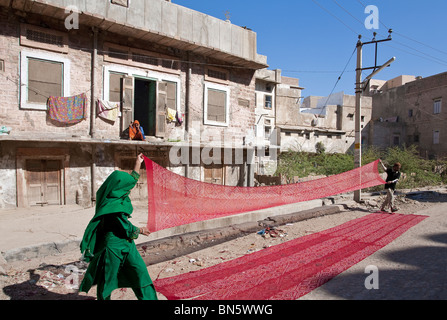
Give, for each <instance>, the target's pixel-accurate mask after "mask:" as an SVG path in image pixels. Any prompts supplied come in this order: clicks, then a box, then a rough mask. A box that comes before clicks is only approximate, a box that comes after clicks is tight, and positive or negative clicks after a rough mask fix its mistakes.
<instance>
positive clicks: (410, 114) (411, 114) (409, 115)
mask: <svg viewBox="0 0 447 320" xmlns="http://www.w3.org/2000/svg"><path fill="white" fill-rule="evenodd" d="M408 117H409V118H411V117H413V109H410V110H408Z"/></svg>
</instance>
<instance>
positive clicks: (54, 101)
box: [48, 93, 87, 124]
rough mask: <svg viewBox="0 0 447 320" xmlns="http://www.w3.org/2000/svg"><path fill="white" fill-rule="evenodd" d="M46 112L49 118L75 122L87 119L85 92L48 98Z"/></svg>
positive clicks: (63, 121) (70, 122)
mask: <svg viewBox="0 0 447 320" xmlns="http://www.w3.org/2000/svg"><path fill="white" fill-rule="evenodd" d="M48 114H49V116H50V119H51V120H54V121H57V122H61V123H66V124H75V123H78V122H80V121H82V120H85V119H87V96H86V95H85V93H82V94H79V95H77V96H72V97H55V96H50V97H49V98H48Z"/></svg>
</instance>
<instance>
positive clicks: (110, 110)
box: [97, 100, 120, 122]
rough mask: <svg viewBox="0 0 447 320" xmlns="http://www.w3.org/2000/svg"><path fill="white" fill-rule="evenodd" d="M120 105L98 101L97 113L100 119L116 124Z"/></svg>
mask: <svg viewBox="0 0 447 320" xmlns="http://www.w3.org/2000/svg"><path fill="white" fill-rule="evenodd" d="M119 108H120V103H119V102H110V101H104V100H98V104H97V113H98V117H100V118H102V119H104V120H107V121H111V122H115V121H116V119H117V118H118V114H119Z"/></svg>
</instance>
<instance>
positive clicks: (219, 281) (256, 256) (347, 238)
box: [154, 213, 427, 300]
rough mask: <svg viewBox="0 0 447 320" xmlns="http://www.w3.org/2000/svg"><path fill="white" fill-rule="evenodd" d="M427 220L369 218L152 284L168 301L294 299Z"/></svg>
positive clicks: (411, 217) (376, 214)
mask: <svg viewBox="0 0 447 320" xmlns="http://www.w3.org/2000/svg"><path fill="white" fill-rule="evenodd" d="M425 218H427V217H425V216H416V215H401V214H393V215H390V214H378V213H375V214H370V215H367V216H365V217H362V218H359V219H355V220H352V221H349V222H346V223H344V224H342V225H340V226H337V227H335V228H332V229H328V230H326V231H323V232H319V233H315V234H311V235H308V236H304V237H301V238H298V239H295V240H291V241H288V242H285V243H282V244H280V245H277V246H273V247H269V248H267V249H263V250H261V251H257V252H255V253H252V254H248V255H246V256H243V257H241V258H237V259H234V260H231V261H228V262H223V263H221V264H218V265H216V266H213V267H209V268H206V269H202V270H200V271H195V272H190V273H187V274H182V275H179V276H175V277H171V278H165V279H160V280H156V281H155V282H154V285H155V287H156V289H157V291H158V292H161V293H162V294H163V295H165V296H166V297H167V298H168V299H169V300H175V299H191V298H194V299H200V300H268V299H271V300H295V299H298V298H299V297H301V296H304V295H305V294H307V293H309V292H311V291H312V290H314V289H315V288H317V287H319V286H321V285H323V284H324V283H326V282H328V281H329V280H330V279H332V278H333V277H335V276H336V275H338V274H340V273H341V272H343V271H345V270H347V269H348V268H350V267H351V266H353V265H355V264H356V263H358V262H360V261H362V260H363V259H365V258H366V257H368V256H369V255H371V254H373V253H374V252H376V251H377V250H379V249H380V248H382V247H384V246H386V245H387V244H389V243H390V242H392V241H393V240H394V239H396V238H397V237H399V236H400V235H402V234H403V233H404V232H406V231H407V230H408V229H410V228H411V227H413V226H415V225H416V224H418V223H419V222H421V221H423V220H424V219H425Z"/></svg>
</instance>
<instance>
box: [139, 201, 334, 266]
mask: <svg viewBox="0 0 447 320" xmlns="http://www.w3.org/2000/svg"><path fill="white" fill-rule="evenodd" d="M339 212H341V209H340V206H337V205H331V206H325V207H321V208H314V209H309V210H305V211H301V212H295V213H290V214H284V215H279V216H274V217H269V218H267V219H265V220H261V221H256V222H245V223H241V224H236V225H231V226H228V227H221V228H216V229H209V230H203V231H197V232H190V233H186V234H182V235H176V236H170V237H167V238H164V239H159V240H154V241H149V242H145V243H140V244H138V245H137V248H138V250H139V251H140V253H141V256H142V257H143V260H144V261H145V263H146V265H153V264H157V263H160V262H163V261H166V260H170V259H174V258H176V257H179V256H183V255H186V254H190V253H193V252H196V251H199V250H202V249H205V248H208V247H212V246H215V245H218V244H221V243H223V242H227V241H230V240H233V239H236V238H239V237H242V236H244V235H246V234H249V233H253V232H257V231H259V230H260V229H262V228H264V227H266V226H280V225H285V224H287V223H293V222H299V221H303V220H308V219H312V218H316V217H321V216H325V215H330V214H336V213H339Z"/></svg>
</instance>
